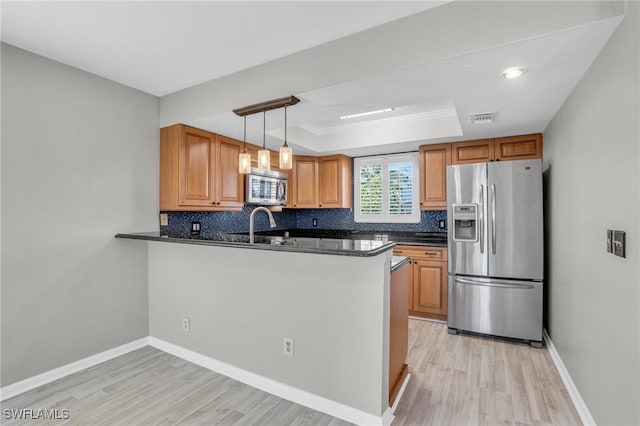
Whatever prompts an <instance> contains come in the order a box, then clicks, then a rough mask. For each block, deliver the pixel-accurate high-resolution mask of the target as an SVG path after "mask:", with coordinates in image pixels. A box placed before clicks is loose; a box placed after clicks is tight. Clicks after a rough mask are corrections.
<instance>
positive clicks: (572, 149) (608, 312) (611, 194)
mask: <svg viewBox="0 0 640 426" xmlns="http://www.w3.org/2000/svg"><path fill="white" fill-rule="evenodd" d="M638 6H639V5H638V3H636V2H632V3H631V4H630V5H629V11H628V15H627V16H626V18H625V19H624V21H623V22H622V23H621V24H620V27H619V28H618V30H617V31H616V32H615V33H614V34H613V36H612V37H611V39H610V40H609V42H608V44H607V45H606V46H605V47H604V48H603V50H602V52H601V53H600V55H599V56H598V57H597V58H596V60H595V61H594V63H593V64H592V66H591V67H590V68H589V70H588V71H587V73H586V74H585V76H584V77H583V79H582V80H581V81H580V83H579V84H578V86H577V87H576V89H575V91H574V92H573V93H572V95H571V96H570V97H569V99H568V100H567V101H566V103H565V104H564V105H563V106H562V108H561V109H560V111H559V112H558V114H557V115H556V116H555V118H554V119H553V121H552V122H551V124H550V125H549V126H548V128H547V129H546V130H545V132H544V138H545V139H544V143H545V147H544V153H545V166H546V167H547V168H548V170H547V171H546V173H545V174H546V179H545V180H546V183H547V195H546V199H547V206H546V210H547V212H548V217H547V227H548V233H547V237H548V247H547V249H548V275H549V279H548V287H547V290H548V292H549V296H548V301H549V304H548V329H549V332H550V335H551V340H552V341H553V343H554V344H555V346H556V348H557V349H558V352H559V353H560V356H561V357H562V360H563V361H564V363H565V365H566V366H567V369H568V370H569V373H570V374H571V377H572V378H573V380H574V382H575V384H576V386H577V388H578V390H579V391H580V393H581V395H582V397H583V398H584V400H585V402H586V404H587V406H588V408H589V410H590V411H591V414H592V416H593V418H594V419H595V421H596V422H597V423H598V424H603V425H605V424H620V425H621V424H640V413H639V408H638V407H639V406H640V389H639V386H640V381H639V378H640V353H639V345H640V330H639V320H640V318H639V315H638V311H639V306H640V300H639V291H638V288H639V281H640V280H639V267H640V265H639V252H638V241H639V238H638V237H639V236H640V235H639V232H638V222H639V220H640V216H639V213H638V211H639V200H640V197H639V194H638V184H639V167H640V157H639V152H640V151H639V140H640V132H639V117H640V110H639V108H638V105H639V102H640V98H639V94H638V93H639V90H640V88H639V84H638V79H639V75H640V69H639V66H638V61H639V59H638V50H639V43H638V41H639V40H640V38H639V34H638V26H639V25H638V21H639V16H638V15H639V7H638ZM607 229H619V230H623V231H626V233H627V234H626V235H627V258H626V259H622V258H620V257H615V256H613V255H611V254H609V253H607V252H606V244H605V238H606V230H607Z"/></svg>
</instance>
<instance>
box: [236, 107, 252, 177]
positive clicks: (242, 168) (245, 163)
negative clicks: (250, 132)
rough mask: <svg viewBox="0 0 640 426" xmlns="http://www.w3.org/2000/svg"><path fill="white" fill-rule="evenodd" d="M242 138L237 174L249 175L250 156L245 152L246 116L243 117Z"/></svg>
mask: <svg viewBox="0 0 640 426" xmlns="http://www.w3.org/2000/svg"><path fill="white" fill-rule="evenodd" d="M243 118H244V137H243V138H242V140H243V141H244V145H243V148H242V153H241V154H240V159H239V170H238V171H239V172H240V174H243V175H246V174H249V173H251V154H249V153H248V152H247V116H246V115H245V116H244V117H243Z"/></svg>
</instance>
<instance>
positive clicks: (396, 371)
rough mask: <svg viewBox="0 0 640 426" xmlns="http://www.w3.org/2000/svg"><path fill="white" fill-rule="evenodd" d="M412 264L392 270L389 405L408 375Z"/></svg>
mask: <svg viewBox="0 0 640 426" xmlns="http://www.w3.org/2000/svg"><path fill="white" fill-rule="evenodd" d="M411 274H412V265H411V264H410V263H407V264H405V265H403V266H400V267H399V268H397V269H396V270H394V271H392V272H391V290H390V297H389V306H390V309H389V405H390V406H393V403H394V401H395V399H396V397H397V396H398V393H399V392H400V388H401V387H402V383H403V382H404V379H405V377H406V376H407V372H408V369H407V353H408V350H409V315H408V313H409V305H408V303H407V300H408V297H409V283H410V281H411V278H410V277H411Z"/></svg>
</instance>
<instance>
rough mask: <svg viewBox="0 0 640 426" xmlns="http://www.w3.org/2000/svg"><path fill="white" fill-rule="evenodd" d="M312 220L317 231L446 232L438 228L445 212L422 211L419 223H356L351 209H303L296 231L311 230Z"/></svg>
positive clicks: (445, 216)
mask: <svg viewBox="0 0 640 426" xmlns="http://www.w3.org/2000/svg"><path fill="white" fill-rule="evenodd" d="M313 219H316V220H317V222H318V224H317V226H315V228H317V229H351V230H357V231H408V232H446V231H447V229H446V227H445V229H440V228H438V221H439V220H444V221H445V226H446V223H447V222H446V220H447V212H446V210H443V211H422V212H421V214H420V223H357V222H355V221H354V220H353V209H305V210H298V214H297V215H296V226H297V228H298V229H311V228H314V226H313Z"/></svg>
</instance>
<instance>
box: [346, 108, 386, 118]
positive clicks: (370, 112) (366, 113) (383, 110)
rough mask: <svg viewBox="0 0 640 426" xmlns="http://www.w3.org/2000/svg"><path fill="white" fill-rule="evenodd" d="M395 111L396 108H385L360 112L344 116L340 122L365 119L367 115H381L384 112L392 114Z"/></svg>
mask: <svg viewBox="0 0 640 426" xmlns="http://www.w3.org/2000/svg"><path fill="white" fill-rule="evenodd" d="M393 110H394V108H385V109H377V110H375V111H367V112H360V113H358V114H351V115H343V116H342V117H340V120H346V119H347V118H356V117H364V116H365V115H372V114H380V113H382V112H390V111H393Z"/></svg>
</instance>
